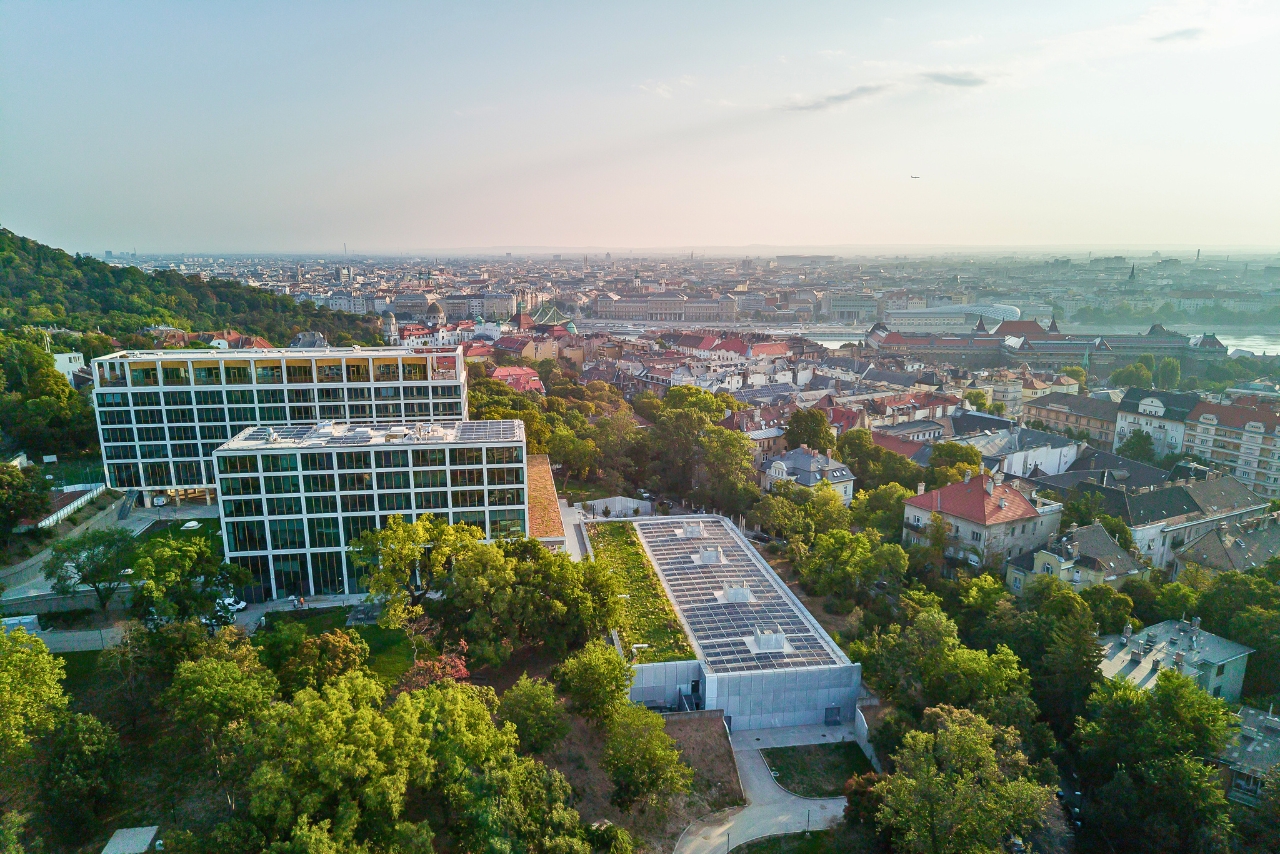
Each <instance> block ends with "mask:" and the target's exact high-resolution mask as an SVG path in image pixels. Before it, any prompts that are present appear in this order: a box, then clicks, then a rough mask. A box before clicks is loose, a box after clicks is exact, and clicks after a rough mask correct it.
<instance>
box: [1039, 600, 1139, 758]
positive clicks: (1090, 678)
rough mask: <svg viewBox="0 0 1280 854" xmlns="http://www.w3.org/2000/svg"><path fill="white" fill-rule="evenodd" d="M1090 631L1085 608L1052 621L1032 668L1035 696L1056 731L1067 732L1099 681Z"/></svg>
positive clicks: (1094, 641) (1098, 655) (1094, 642)
mask: <svg viewBox="0 0 1280 854" xmlns="http://www.w3.org/2000/svg"><path fill="white" fill-rule="evenodd" d="M1099 586H1102V587H1105V585H1099ZM1107 589H1108V590H1109V589H1110V588H1107ZM1117 595H1118V594H1117ZM1093 632H1094V622H1093V615H1092V613H1090V612H1089V611H1088V609H1085V610H1084V611H1081V612H1077V613H1074V614H1069V615H1066V616H1064V617H1063V618H1061V619H1057V620H1055V621H1054V626H1053V630H1052V634H1051V635H1050V642H1049V647H1048V648H1047V649H1046V650H1045V652H1044V656H1043V657H1042V658H1041V660H1040V666H1039V667H1037V668H1036V671H1037V672H1036V678H1035V681H1034V685H1035V689H1036V697H1037V699H1038V700H1039V701H1040V708H1041V709H1042V711H1043V712H1044V715H1045V717H1046V718H1047V719H1048V720H1049V722H1050V723H1051V724H1053V726H1054V728H1055V729H1056V730H1057V731H1058V733H1059V734H1066V733H1069V732H1071V730H1072V728H1073V727H1074V726H1075V725H1076V721H1077V719H1078V718H1079V717H1080V715H1081V714H1083V713H1084V711H1085V708H1086V705H1087V703H1088V701H1089V698H1090V697H1091V696H1092V695H1093V692H1094V690H1095V689H1096V688H1097V686H1098V683H1099V682H1101V681H1102V678H1103V677H1102V674H1101V672H1100V671H1099V670H1098V665H1100V664H1101V663H1102V649H1101V647H1099V646H1098V640H1097V638H1096V637H1094V634H1093Z"/></svg>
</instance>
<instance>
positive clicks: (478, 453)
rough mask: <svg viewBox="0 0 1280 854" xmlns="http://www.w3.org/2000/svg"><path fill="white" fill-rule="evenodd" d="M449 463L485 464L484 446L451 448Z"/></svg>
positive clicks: (458, 464)
mask: <svg viewBox="0 0 1280 854" xmlns="http://www.w3.org/2000/svg"><path fill="white" fill-rule="evenodd" d="M449 463H450V465H455V466H479V465H483V464H484V450H483V449H482V448H450V449H449Z"/></svg>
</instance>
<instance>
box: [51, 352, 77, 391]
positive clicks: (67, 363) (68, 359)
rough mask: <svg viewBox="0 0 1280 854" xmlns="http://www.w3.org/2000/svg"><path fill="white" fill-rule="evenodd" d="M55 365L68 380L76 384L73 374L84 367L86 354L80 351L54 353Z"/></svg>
mask: <svg viewBox="0 0 1280 854" xmlns="http://www.w3.org/2000/svg"><path fill="white" fill-rule="evenodd" d="M53 367H54V369H55V370H57V372H58V373H60V374H62V375H63V376H64V377H66V378H67V382H69V383H73V384H74V381H73V380H72V376H73V375H74V374H75V372H76V371H78V370H80V369H81V368H83V367H84V356H83V355H81V354H80V353H54V354H53Z"/></svg>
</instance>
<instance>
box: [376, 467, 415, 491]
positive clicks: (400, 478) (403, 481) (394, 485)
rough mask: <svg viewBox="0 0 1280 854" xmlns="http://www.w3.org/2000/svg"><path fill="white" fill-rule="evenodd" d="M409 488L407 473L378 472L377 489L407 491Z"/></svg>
mask: <svg viewBox="0 0 1280 854" xmlns="http://www.w3.org/2000/svg"><path fill="white" fill-rule="evenodd" d="M409 486H410V482H409V473H408V472H407V471H380V472H378V489H408V488H409Z"/></svg>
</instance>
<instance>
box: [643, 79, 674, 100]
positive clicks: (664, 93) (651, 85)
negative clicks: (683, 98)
mask: <svg viewBox="0 0 1280 854" xmlns="http://www.w3.org/2000/svg"><path fill="white" fill-rule="evenodd" d="M636 88H637V89H639V90H640V91H641V92H648V93H649V94H650V95H657V96H658V97H659V98H670V97H671V87H670V86H668V85H667V84H666V83H655V82H653V81H652V80H651V81H649V82H648V83H638V84H636Z"/></svg>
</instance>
